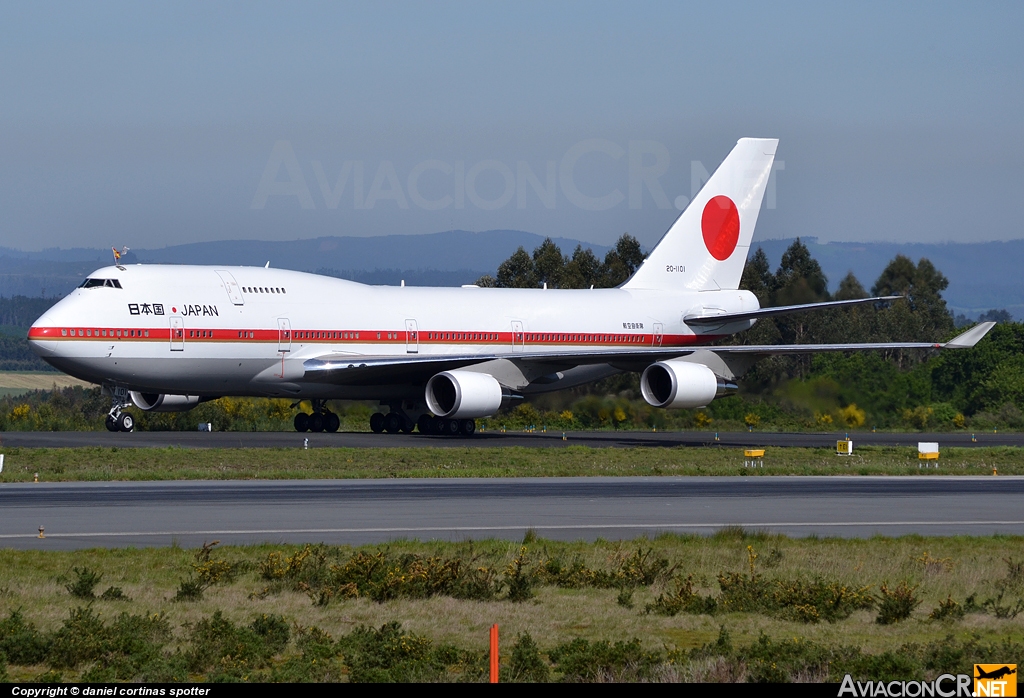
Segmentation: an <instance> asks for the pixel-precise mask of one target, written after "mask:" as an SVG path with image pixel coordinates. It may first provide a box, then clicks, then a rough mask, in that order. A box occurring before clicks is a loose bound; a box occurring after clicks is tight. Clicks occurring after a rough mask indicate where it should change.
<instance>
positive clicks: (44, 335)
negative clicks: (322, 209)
mask: <svg viewBox="0 0 1024 698" xmlns="http://www.w3.org/2000/svg"><path fill="white" fill-rule="evenodd" d="M182 332H183V334H184V336H183V337H181V338H177V339H179V340H184V341H186V342H219V343H230V342H238V343H248V342H263V343H266V342H273V343H277V342H280V341H281V339H282V338H281V332H280V330H277V329H270V330H268V329H237V328H236V329H203V328H199V329H196V328H192V329H187V328H183V329H182ZM72 333H73V334H72ZM118 333H120V334H118ZM415 335H418V338H417V337H416V336H415ZM518 335H521V337H519V336H518ZM722 336H724V335H693V334H665V335H657V338H660V342H658V343H657V344H655V340H656V336H655V335H653V334H633V333H628V332H619V333H617V332H598V333H595V332H523V333H512V332H450V331H446V332H440V331H433V330H420V331H419V332H417V333H410V332H407V331H405V330H392V331H388V330H382V331H380V332H378V331H376V330H370V331H367V330H292V331H291V337H290V338H289V337H287V336H286V337H285V338H284V339H286V340H288V339H290V341H291V343H293V344H318V343H322V344H338V343H342V344H345V343H351V344H408V343H410V342H417V343H418V344H420V345H438V346H445V345H453V344H454V345H467V344H482V345H502V346H508V345H511V344H512V343H513V340H514V341H515V343H516V345H517V346H519V345H522V346H546V347H552V346H559V347H564V346H579V347H588V346H589V347H594V346H617V347H618V346H621V347H662V348H664V347H678V346H691V345H695V344H706V343H708V342H712V341H715V340H717V339H720V338H721V337H722ZM28 338H29V339H30V340H33V339H34V340H45V341H81V342H86V341H92V342H110V341H119V342H167V341H170V339H171V328H169V327H141V328H140V327H134V328H124V327H120V328H117V327H115V328H110V327H99V328H97V327H32V328H31V329H30V330H29V333H28Z"/></svg>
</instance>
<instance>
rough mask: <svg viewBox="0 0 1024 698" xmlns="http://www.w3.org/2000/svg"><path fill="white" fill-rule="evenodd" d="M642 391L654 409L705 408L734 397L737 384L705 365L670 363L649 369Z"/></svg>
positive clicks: (641, 385) (642, 382)
mask: <svg viewBox="0 0 1024 698" xmlns="http://www.w3.org/2000/svg"><path fill="white" fill-rule="evenodd" d="M640 391H641V392H642V393H643V395H644V400H646V401H647V404H649V405H653V406H654V407H683V408H687V407H705V406H706V405H707V404H708V403H709V402H711V401H712V400H714V399H715V398H716V397H721V396H723V395H732V394H733V393H735V392H736V384H734V383H729V382H727V381H725V380H724V379H722V378H719V377H718V376H716V375H715V374H714V372H713V371H712V370H711V369H710V368H708V367H707V366H704V365H703V364H695V363H691V362H688V361H680V360H678V359H669V360H668V361H659V362H657V363H654V364H651V365H650V366H648V367H647V369H646V370H645V371H644V372H643V375H642V376H640Z"/></svg>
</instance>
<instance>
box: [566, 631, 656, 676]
mask: <svg viewBox="0 0 1024 698" xmlns="http://www.w3.org/2000/svg"><path fill="white" fill-rule="evenodd" d="M548 656H549V657H550V658H551V661H552V662H553V663H554V665H555V668H556V670H557V671H559V672H561V674H562V681H566V682H572V683H576V682H584V681H643V680H645V679H650V678H651V677H653V676H654V673H655V670H656V669H657V668H659V667H660V666H661V665H662V664H663V663H664V656H663V655H662V654H661V653H660V652H648V651H646V650H644V649H643V647H642V646H641V645H640V640H639V639H637V638H633V639H632V640H630V641H629V642H621V641H620V642H616V643H615V644H614V645H613V644H611V643H609V642H608V641H607V640H599V641H597V642H590V641H589V640H585V639H583V638H580V637H578V638H575V639H574V640H572V641H571V642H567V643H565V644H563V645H559V646H557V647H555V648H554V649H553V650H551V651H550V652H548Z"/></svg>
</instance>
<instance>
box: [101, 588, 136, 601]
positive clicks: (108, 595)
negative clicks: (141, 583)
mask: <svg viewBox="0 0 1024 698" xmlns="http://www.w3.org/2000/svg"><path fill="white" fill-rule="evenodd" d="M100 598H101V599H103V600H104V601H131V598H130V597H129V596H127V595H125V593H124V589H122V588H121V587H107V590H106V591H104V592H103V593H102V594H100Z"/></svg>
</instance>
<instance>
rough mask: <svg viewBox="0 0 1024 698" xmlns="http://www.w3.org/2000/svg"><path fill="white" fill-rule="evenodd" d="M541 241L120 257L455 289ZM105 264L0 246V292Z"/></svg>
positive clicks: (523, 238)
mask: <svg viewBox="0 0 1024 698" xmlns="http://www.w3.org/2000/svg"><path fill="white" fill-rule="evenodd" d="M553 239H554V241H555V243H556V244H557V245H558V246H559V247H560V248H562V250H563V251H564V252H565V253H567V254H571V253H572V251H573V249H575V247H576V245H579V244H581V245H583V246H584V247H589V248H590V249H592V250H593V251H594V253H595V254H596V255H598V256H600V257H603V256H604V254H605V252H607V251H608V249H609V248H608V247H604V246H602V245H593V244H590V243H583V242H580V241H579V240H572V239H569V238H553ZM543 241H544V236H543V235H535V234H534V233H526V232H523V231H519V230H488V231H485V232H482V233H472V232H469V231H465V230H450V231H447V232H443V233H433V234H430V235H387V236H382V237H322V238H312V239H308V240H291V241H288V242H266V241H262V240H227V241H214V242H197V243H192V244H188V245H174V246H172V247H164V248H161V249H155V250H146V249H133V250H131V251H130V252H129V253H128V255H127V256H126V257H125V262H126V263H129V264H133V263H135V262H142V263H150V264H224V265H232V266H260V267H262V266H263V265H264V264H266V263H267V262H268V261H269V262H270V265H271V266H272V267H277V268H279V269H295V270H298V271H312V272H319V273H325V274H330V275H333V276H340V277H342V278H346V279H352V280H353V281H360V282H362V283H370V284H396V285H397V284H398V283H400V282H401V281H402V280H403V279H404V280H405V282H406V284H408V285H410V286H459V285H461V284H468V283H472V282H474V281H475V280H476V279H478V278H479V277H480V276H482V275H483V274H493V273H494V271H495V269H497V267H498V265H499V264H501V262H502V261H504V260H505V259H506V258H507V257H508V256H509V255H510V254H512V253H513V252H515V250H516V248H517V247H519V246H523V247H524V248H526V249H527V250H528V251H533V249H534V248H535V247H537V246H538V245H540V243H541V242H543ZM111 262H112V257H111V253H110V250H96V249H86V248H78V249H72V250H60V249H50V250H43V251H42V252H21V251H19V250H13V249H9V248H0V296H5V297H10V296H15V295H24V296H40V295H54V294H56V295H64V294H66V293H67V292H68V291H70V290H71V289H73V288H74V287H75V286H77V285H78V284H79V283H81V280H82V279H83V278H85V276H86V275H87V274H88V273H89V272H90V271H92V270H94V269H96V268H97V267H99V266H105V265H108V264H110V263H111ZM43 289H45V292H44V290H43Z"/></svg>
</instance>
